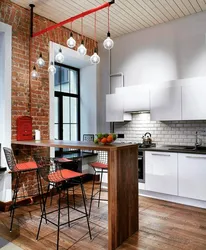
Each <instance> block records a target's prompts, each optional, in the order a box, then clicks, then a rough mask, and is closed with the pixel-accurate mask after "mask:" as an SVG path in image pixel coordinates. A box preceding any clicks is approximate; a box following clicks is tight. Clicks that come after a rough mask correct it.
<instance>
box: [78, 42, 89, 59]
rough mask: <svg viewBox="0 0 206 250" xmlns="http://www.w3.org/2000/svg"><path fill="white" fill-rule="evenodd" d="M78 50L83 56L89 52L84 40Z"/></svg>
mask: <svg viewBox="0 0 206 250" xmlns="http://www.w3.org/2000/svg"><path fill="white" fill-rule="evenodd" d="M77 51H78V52H79V54H80V55H81V56H85V55H86V53H87V49H86V48H85V46H84V42H83V41H82V43H81V45H80V46H79V47H78V49H77Z"/></svg>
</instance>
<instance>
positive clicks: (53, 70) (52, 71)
mask: <svg viewBox="0 0 206 250" xmlns="http://www.w3.org/2000/svg"><path fill="white" fill-rule="evenodd" d="M48 71H49V73H52V74H55V73H56V68H55V67H54V63H53V62H51V63H50V66H49V68H48Z"/></svg>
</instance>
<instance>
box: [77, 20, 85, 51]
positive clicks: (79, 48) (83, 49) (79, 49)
mask: <svg viewBox="0 0 206 250" xmlns="http://www.w3.org/2000/svg"><path fill="white" fill-rule="evenodd" d="M81 34H82V42H81V45H80V46H79V47H78V49H77V51H78V52H79V54H80V55H81V56H85V55H86V53H87V49H86V48H85V46H84V40H83V17H82V19H81Z"/></svg>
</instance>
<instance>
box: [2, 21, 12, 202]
mask: <svg viewBox="0 0 206 250" xmlns="http://www.w3.org/2000/svg"><path fill="white" fill-rule="evenodd" d="M11 40H12V30H11V26H10V25H7V24H4V23H1V22H0V117H1V119H0V131H1V133H0V144H1V162H0V165H1V166H3V167H7V163H6V159H5V156H4V153H3V149H2V147H5V146H6V147H11V48H12V47H11ZM10 200H11V175H10V174H8V173H7V172H5V173H3V174H1V175H0V201H3V202H6V201H10Z"/></svg>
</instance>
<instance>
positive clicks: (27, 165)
mask: <svg viewBox="0 0 206 250" xmlns="http://www.w3.org/2000/svg"><path fill="white" fill-rule="evenodd" d="M36 169H37V165H36V162H35V161H29V162H23V163H18V164H16V166H15V167H14V171H29V170H36Z"/></svg>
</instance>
